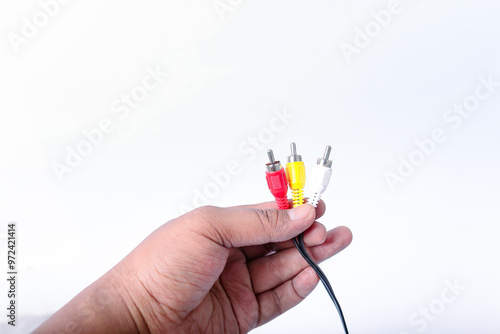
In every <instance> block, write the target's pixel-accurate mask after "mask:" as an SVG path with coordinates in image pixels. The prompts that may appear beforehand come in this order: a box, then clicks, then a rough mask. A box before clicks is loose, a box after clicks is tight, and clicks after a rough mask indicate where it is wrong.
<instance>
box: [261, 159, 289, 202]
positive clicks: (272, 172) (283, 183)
mask: <svg viewBox="0 0 500 334" xmlns="http://www.w3.org/2000/svg"><path fill="white" fill-rule="evenodd" d="M267 156H268V157H269V163H267V164H266V167H267V171H266V180H267V186H268V187H269V190H271V194H273V196H274V198H275V200H276V205H278V209H280V210H286V209H288V208H289V206H288V197H287V193H288V182H287V180H286V174H285V170H284V169H283V167H281V163H280V162H279V161H276V160H274V154H273V150H268V151H267Z"/></svg>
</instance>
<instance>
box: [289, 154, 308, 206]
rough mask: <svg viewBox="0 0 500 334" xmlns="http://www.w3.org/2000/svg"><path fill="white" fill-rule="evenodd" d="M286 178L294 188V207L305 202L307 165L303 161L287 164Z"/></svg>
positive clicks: (291, 187)
mask: <svg viewBox="0 0 500 334" xmlns="http://www.w3.org/2000/svg"><path fill="white" fill-rule="evenodd" d="M286 178H287V181H288V185H289V186H290V189H292V197H293V207H296V206H299V205H301V204H303V203H304V190H303V189H304V187H305V185H306V167H305V165H304V162H303V161H295V162H289V163H287V164H286Z"/></svg>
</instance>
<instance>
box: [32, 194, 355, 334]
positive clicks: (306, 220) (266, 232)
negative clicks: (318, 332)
mask: <svg viewBox="0 0 500 334" xmlns="http://www.w3.org/2000/svg"><path fill="white" fill-rule="evenodd" d="M273 208H275V204H274V203H265V204H260V205H253V206H241V207H233V208H216V207H202V208H199V209H196V210H194V211H192V212H190V213H188V214H186V215H184V216H181V217H179V218H177V219H174V220H172V221H170V222H168V223H167V224H165V225H163V226H162V227H160V228H159V229H158V230H156V231H155V232H153V233H152V234H151V235H150V236H149V237H148V238H146V240H144V241H143V242H142V243H141V244H140V245H139V246H138V247H137V248H136V249H135V250H134V251H133V252H132V253H130V254H129V255H128V256H127V257H126V258H125V259H124V260H122V261H121V262H120V263H119V264H118V265H117V266H115V267H114V268H113V269H112V270H111V271H110V272H108V273H107V274H106V275H105V276H103V277H102V278H101V279H99V280H98V281H97V282H95V283H94V284H93V285H91V286H90V287H89V288H87V289H86V290H84V291H83V292H82V293H81V294H80V295H78V296H77V297H76V298H75V299H74V300H73V301H72V302H70V303H69V304H68V305H67V306H65V307H64V308H63V309H62V310H60V311H59V312H58V313H56V315H54V316H53V317H52V318H51V319H49V320H48V321H47V322H46V323H45V324H44V325H42V327H40V329H39V331H37V332H39V333H43V332H44V331H43V330H45V329H47V330H49V329H55V328H59V327H58V323H61V324H62V323H64V324H66V327H67V324H68V321H69V320H70V319H71V322H72V323H73V326H74V327H75V328H78V329H80V330H81V331H80V332H89V333H90V332H104V331H106V332H112V331H116V332H125V331H127V332H155V333H222V332H224V333H227V332H229V333H237V332H244V333H246V332H248V331H250V330H251V329H253V328H255V327H257V326H260V325H262V324H264V323H266V322H268V321H270V320H272V319H273V318H275V317H277V316H278V315H280V314H282V313H284V312H285V311H287V310H289V309H290V308H292V307H294V306H295V305H297V304H298V303H300V302H301V301H302V300H303V299H304V298H305V297H306V296H307V295H308V294H309V293H311V292H312V290H313V289H314V288H315V286H316V285H317V283H318V277H317V276H316V273H315V272H314V271H313V270H312V269H311V268H310V267H308V265H307V263H306V262H305V261H304V260H303V259H302V257H301V256H300V254H299V253H298V251H297V250H296V249H295V248H294V245H293V242H292V241H291V239H292V238H293V237H295V236H296V235H298V234H300V233H302V232H304V231H305V234H304V241H305V243H306V245H307V246H309V247H312V248H311V249H309V250H308V251H309V253H310V254H311V255H312V256H313V257H314V258H315V259H316V260H317V261H322V260H325V259H327V258H329V257H331V256H333V255H334V254H336V253H338V252H339V251H341V250H342V249H344V248H345V247H347V246H348V245H349V243H350V242H351V239H352V235H351V232H350V230H349V229H348V228H346V227H337V228H336V229H333V230H332V231H329V232H328V233H327V232H326V229H325V227H324V226H323V225H321V224H320V223H318V222H316V221H315V218H319V217H321V216H322V215H323V213H324V211H325V206H324V203H323V202H321V203H320V205H319V206H318V209H317V210H316V211H315V210H314V208H313V207H312V206H311V205H302V206H300V207H297V208H294V209H291V210H284V211H278V210H274V209H273ZM103 295H104V296H105V297H103ZM99 296H100V297H99ZM99 299H100V301H99ZM103 300H104V301H107V304H106V303H105V302H103ZM104 304H105V305H104ZM92 309H94V310H101V312H100V313H98V314H94V315H93V316H92V317H88V316H87V317H84V316H81V314H85V312H82V310H84V311H85V310H87V313H88V311H89V310H92ZM78 314H80V316H78ZM84 318H87V319H84Z"/></svg>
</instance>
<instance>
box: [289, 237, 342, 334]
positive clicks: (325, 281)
mask: <svg viewBox="0 0 500 334" xmlns="http://www.w3.org/2000/svg"><path fill="white" fill-rule="evenodd" d="M293 243H294V244H295V247H297V250H298V251H299V253H300V255H302V257H303V258H304V260H306V262H307V263H308V264H309V265H310V266H311V268H313V269H314V271H315V272H316V274H317V275H318V277H319V279H320V281H321V283H323V285H324V287H325V289H326V291H327V292H328V295H329V296H330V298H331V299H332V301H333V304H334V305H335V307H336V308H337V312H338V313H339V316H340V321H341V322H342V326H343V327H344V332H345V334H349V330H348V329H347V324H346V322H345V318H344V313H343V312H342V309H341V308H340V304H339V302H338V300H337V298H336V297H335V293H334V292H333V289H332V286H331V285H330V282H329V281H328V278H326V275H325V273H324V272H323V270H321V268H320V267H319V266H318V265H317V264H316V262H314V260H313V259H312V257H311V256H310V255H309V253H308V252H307V250H306V246H305V245H304V234H300V235H299V236H297V237H296V238H294V239H293Z"/></svg>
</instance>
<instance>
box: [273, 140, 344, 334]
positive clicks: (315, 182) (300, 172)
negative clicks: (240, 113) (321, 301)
mask: <svg viewBox="0 0 500 334" xmlns="http://www.w3.org/2000/svg"><path fill="white" fill-rule="evenodd" d="M290 147H291V155H290V156H289V157H288V162H287V164H286V172H285V169H284V168H283V167H282V166H281V163H280V161H278V160H275V158H274V153H273V151H272V150H268V151H267V155H268V158H269V162H268V163H267V164H266V167H267V170H266V180H267V185H268V187H269V190H270V191H271V194H272V195H273V196H274V198H275V201H276V205H277V207H278V209H279V210H287V209H289V204H288V197H287V193H288V187H290V189H291V190H292V201H293V207H294V208H295V207H297V206H299V205H302V204H304V187H305V184H306V169H305V165H304V162H303V161H302V156H300V155H298V154H297V146H296V144H295V143H291V145H290ZM331 150H332V148H331V147H330V146H327V147H326V149H325V153H324V155H323V157H322V158H321V157H320V158H319V159H318V160H317V163H316V165H315V166H314V167H313V169H312V172H311V180H310V181H309V182H310V185H309V190H310V191H311V194H312V198H311V200H310V202H309V203H310V204H311V205H312V206H313V207H314V208H316V207H317V206H318V203H319V201H320V199H321V195H322V194H323V193H324V192H325V191H326V188H327V187H328V184H329V183H330V178H331V176H332V161H331V160H329V159H330V154H331ZM293 243H294V245H295V247H296V248H297V250H298V251H299V253H300V255H301V256H302V257H303V258H304V260H305V261H306V262H307V264H308V265H309V266H310V267H311V268H313V269H314V271H315V272H316V274H317V275H318V277H319V279H320V281H321V283H323V286H324V287H325V289H326V291H327V293H328V295H329V296H330V298H331V300H332V301H333V304H334V305H335V308H336V309H337V312H338V314H339V317H340V321H341V322H342V326H343V328H344V333H345V334H349V330H348V329H347V324H346V321H345V318H344V313H343V312H342V308H341V307H340V304H339V302H338V300H337V298H336V296H335V293H334V292H333V288H332V286H331V284H330V282H329V281H328V278H327V277H326V275H325V273H324V272H323V271H322V270H321V268H320V267H319V266H318V264H317V263H316V262H315V261H314V259H313V258H312V257H311V255H309V253H308V252H307V249H306V246H305V244H304V234H303V233H301V234H299V235H298V236H297V237H295V238H294V239H293Z"/></svg>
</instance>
